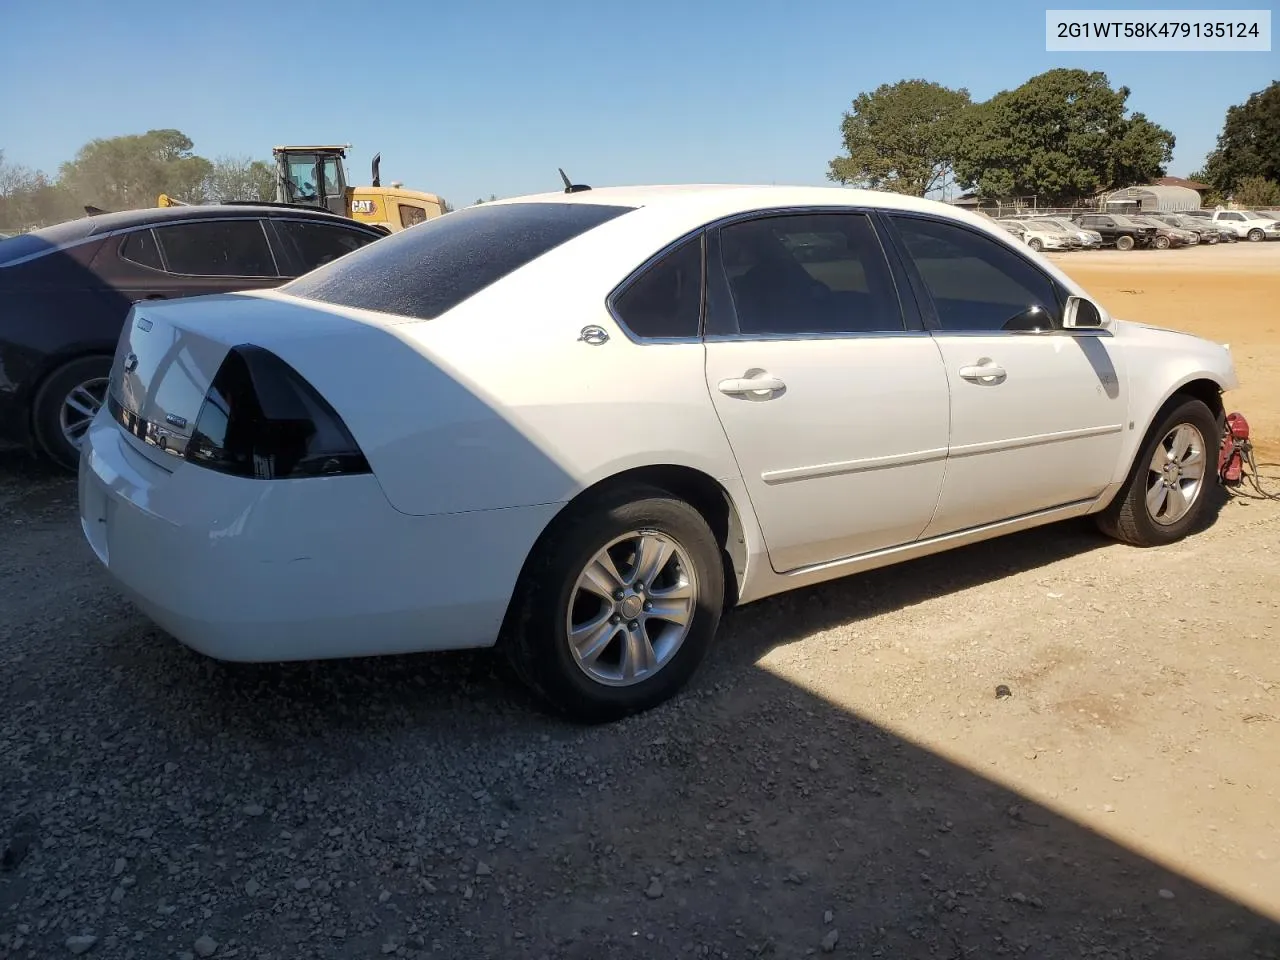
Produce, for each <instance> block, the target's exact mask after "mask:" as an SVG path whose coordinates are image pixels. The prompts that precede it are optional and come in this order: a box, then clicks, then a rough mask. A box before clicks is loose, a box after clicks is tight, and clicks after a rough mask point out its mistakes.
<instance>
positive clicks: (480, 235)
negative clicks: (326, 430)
mask: <svg viewBox="0 0 1280 960" xmlns="http://www.w3.org/2000/svg"><path fill="white" fill-rule="evenodd" d="M632 209H634V208H633V207H620V206H606V205H604V204H597V203H510V204H507V203H503V204H485V205H483V206H478V207H468V208H467V209H465V210H458V211H456V212H454V213H451V214H449V215H448V216H445V217H436V218H435V219H433V220H428V221H427V222H426V223H423V224H419V225H418V226H416V227H414V228H413V229H412V230H404V231H401V232H400V233H397V234H394V235H392V236H390V237H387V238H386V239H383V240H379V241H378V242H377V243H374V244H371V245H369V246H368V247H365V248H364V249H363V250H359V251H357V252H356V253H353V254H352V255H351V256H349V257H343V258H342V259H341V260H339V261H337V262H336V263H331V264H328V265H326V266H323V267H321V268H320V269H318V270H315V271H313V272H312V273H309V274H307V275H306V276H304V277H299V278H298V279H297V280H294V281H293V282H292V283H288V284H286V285H285V286H284V287H282V288H281V289H282V290H283V291H284V292H285V293H290V294H292V295H294V296H295V297H306V298H308V299H311V300H319V301H321V302H323V303H332V304H336V305H338V306H343V307H355V308H357V309H362V310H376V311H380V312H382V313H394V314H399V315H400V316H405V317H413V318H415V319H418V320H431V319H433V318H434V317H438V316H440V315H441V314H442V313H445V312H446V311H448V310H452V309H453V308H454V307H456V306H457V305H458V304H460V303H462V301H464V300H466V299H467V298H468V297H471V296H474V295H475V294H477V293H479V292H480V291H481V290H483V289H484V288H485V287H487V286H489V285H490V284H493V283H496V282H497V281H499V280H501V279H502V278H503V277H505V276H507V275H508V274H510V273H513V272H514V271H516V270H518V269H520V268H521V267H523V266H524V265H526V264H528V263H529V262H531V261H533V260H535V259H537V258H538V257H540V256H542V255H543V254H544V253H547V252H548V251H549V250H552V249H554V248H555V247H558V246H560V244H562V243H566V242H568V241H569V240H572V239H573V238H574V237H577V236H580V235H581V234H584V233H586V232H587V231H588V230H592V229H594V228H595V227H598V226H600V225H601V224H603V223H606V222H608V221H610V220H612V219H614V218H615V217H618V216H621V215H622V214H624V213H627V212H628V211H630V210H632Z"/></svg>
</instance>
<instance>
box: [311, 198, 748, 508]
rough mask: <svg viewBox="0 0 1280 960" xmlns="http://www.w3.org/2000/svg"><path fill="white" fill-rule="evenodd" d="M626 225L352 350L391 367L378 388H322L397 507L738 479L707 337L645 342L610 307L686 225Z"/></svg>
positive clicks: (336, 383)
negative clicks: (650, 481) (708, 364)
mask: <svg viewBox="0 0 1280 960" xmlns="http://www.w3.org/2000/svg"><path fill="white" fill-rule="evenodd" d="M641 213H643V211H641ZM628 216H632V214H628ZM622 219H626V218H622ZM620 222H621V221H615V222H614V223H610V224H606V225H605V226H604V227H602V228H600V229H599V230H596V231H592V232H591V233H590V234H588V235H586V236H584V237H582V238H579V239H578V240H574V241H571V242H569V243H567V244H565V245H563V246H562V247H559V248H557V249H556V250H553V251H552V252H551V253H549V254H547V255H545V256H544V257H542V258H540V259H539V260H538V261H535V263H534V264H532V265H531V268H530V269H524V270H521V271H518V272H517V273H515V274H512V275H511V276H509V277H508V278H507V279H505V280H504V281H502V282H500V283H498V284H495V285H494V286H493V287H490V288H489V289H487V290H484V291H481V292H480V293H478V294H477V295H475V296H474V297H472V298H471V299H470V300H468V301H466V302H464V303H463V304H461V305H459V306H458V307H457V308H455V309H454V310H453V311H451V312H450V313H448V314H445V315H444V316H443V317H440V318H437V319H435V320H429V321H423V322H417V323H406V324H399V325H396V326H394V327H392V328H389V329H388V330H387V331H386V333H384V334H383V336H384V338H385V337H387V336H390V337H394V338H395V339H396V340H398V341H399V342H400V344H401V347H399V348H397V347H393V346H392V345H391V344H390V343H383V344H381V345H378V346H376V347H375V346H373V344H372V342H371V343H370V346H369V347H367V348H365V347H361V348H360V349H361V350H362V351H364V350H366V349H368V350H373V351H375V352H376V353H377V355H378V357H377V359H376V360H374V359H373V358H372V357H370V361H369V362H366V361H364V360H360V361H358V362H357V360H356V359H355V358H354V357H351V358H350V364H351V366H352V368H354V369H360V370H377V371H379V374H378V379H377V381H376V382H370V381H368V380H362V381H361V380H351V379H350V378H349V377H347V378H343V377H338V376H335V377H332V382H329V383H327V384H326V385H325V386H324V387H323V388H322V392H324V393H325V395H326V396H327V397H331V402H334V403H335V406H337V407H338V409H340V410H341V411H342V412H343V416H344V417H347V416H348V415H349V416H350V417H352V418H353V419H354V420H355V421H357V423H349V425H351V427H352V430H353V432H356V431H358V432H356V435H357V438H358V439H359V440H360V443H361V445H362V447H364V448H365V454H366V456H368V457H369V460H370V463H371V465H372V466H373V468H374V471H375V473H376V474H377V475H378V477H379V480H380V481H381V482H382V484H383V487H384V489H385V490H386V491H387V495H388V497H389V498H390V499H391V501H392V502H393V503H394V504H395V505H396V506H397V508H399V509H401V510H403V511H405V512H407V513H438V512H452V511H458V510H479V509H491V508H496V507H511V506H524V505H531V504H538V503H556V502H563V501H567V500H569V499H571V498H572V497H574V496H575V495H576V494H578V493H579V492H581V491H582V490H584V489H586V488H587V487H589V486H591V485H593V484H594V483H596V482H598V481H600V480H603V479H606V478H608V477H610V476H612V475H614V474H616V473H619V472H621V471H624V470H627V469H630V468H632V467H638V466H645V465H650V464H655V463H669V464H677V465H681V466H688V467H691V468H693V469H697V470H700V471H702V472H704V473H706V474H708V475H710V476H711V477H713V478H716V479H729V478H733V477H736V476H737V469H736V466H735V464H734V460H733V456H732V453H731V452H730V450H729V446H728V442H727V441H726V439H725V436H724V432H723V430H722V429H721V427H720V423H719V420H718V419H717V418H716V416H715V411H714V408H713V407H712V405H711V400H710V397H709V396H708V394H707V388H706V380H705V362H704V350H703V347H702V345H701V343H698V342H691V343H653V344H639V343H635V342H633V341H632V340H631V339H630V338H629V337H628V336H627V335H626V334H625V332H624V331H623V330H622V329H621V328H620V327H619V326H618V325H617V324H616V323H615V322H614V320H613V318H612V316H611V315H610V313H609V311H608V310H607V308H606V306H605V298H606V297H607V295H608V293H609V292H610V291H611V290H612V289H613V287H614V286H615V285H616V284H617V283H618V282H620V281H621V280H622V279H623V278H624V277H625V276H626V275H627V274H628V273H630V272H631V270H632V269H634V268H635V267H636V266H638V265H639V264H640V263H642V262H644V261H645V260H646V259H647V258H648V257H649V256H651V255H652V254H653V253H655V252H657V251H658V250H659V249H661V248H662V247H663V246H665V245H666V244H667V243H668V242H670V241H671V240H673V239H675V238H676V236H678V235H679V232H678V231H680V230H682V229H683V228H684V225H683V224H682V225H676V226H675V227H674V229H675V230H676V231H677V232H675V233H673V232H672V230H673V227H672V225H671V224H667V223H661V222H657V221H656V220H655V221H654V222H646V221H644V220H641V221H640V222H633V223H631V224H629V225H628V229H626V230H618V229H612V228H614V226H615V224H616V223H620ZM692 226H696V223H694V224H692ZM590 324H596V325H598V326H601V327H603V328H604V329H605V330H606V331H607V332H608V333H609V339H608V341H607V342H606V343H604V344H603V345H600V346H592V345H589V344H587V343H585V342H583V341H581V340H580V339H579V338H580V335H581V331H582V328H583V327H585V326H588V325H590ZM404 348H407V349H404ZM291 349H293V348H291ZM314 359H315V361H316V362H321V357H320V356H319V355H317V356H316V357H315V358H314ZM299 360H300V362H302V358H299ZM305 362H307V363H310V362H311V360H310V358H308V360H307V361H305ZM300 369H308V368H300ZM383 373H385V374H386V375H385V376H383V375H382V374H383ZM307 375H308V376H310V374H307ZM317 387H320V384H318V383H317ZM371 391H372V392H371ZM372 397H378V398H379V400H378V402H377V403H376V404H371V403H370V398H372ZM348 411H350V414H348Z"/></svg>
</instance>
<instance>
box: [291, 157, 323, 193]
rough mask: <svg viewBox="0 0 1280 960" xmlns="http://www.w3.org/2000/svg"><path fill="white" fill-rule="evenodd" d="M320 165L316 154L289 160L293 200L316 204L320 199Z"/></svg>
mask: <svg viewBox="0 0 1280 960" xmlns="http://www.w3.org/2000/svg"><path fill="white" fill-rule="evenodd" d="M319 167H320V164H319V162H318V161H317V158H316V156H315V155H314V154H304V155H300V156H293V157H290V158H289V185H290V187H291V188H292V191H293V199H294V200H300V201H306V202H310V203H314V202H315V201H316V200H317V199H319V197H320V192H319V183H320V170H319Z"/></svg>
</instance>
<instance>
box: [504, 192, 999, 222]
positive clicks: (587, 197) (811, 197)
mask: <svg viewBox="0 0 1280 960" xmlns="http://www.w3.org/2000/svg"><path fill="white" fill-rule="evenodd" d="M487 203H503V204H506V203H598V204H611V205H616V206H623V207H645V208H648V209H651V210H658V211H660V210H662V209H664V208H668V209H671V210H672V211H675V210H677V209H680V210H688V209H692V208H696V209H697V210H698V211H699V213H700V214H706V215H709V216H712V217H725V216H732V215H733V214H735V213H748V212H751V211H753V210H762V209H768V208H770V207H803V206H815V207H824V206H866V207H877V208H879V209H881V210H902V211H916V212H920V213H939V212H945V213H947V214H948V215H951V216H956V217H957V219H964V220H969V219H970V218H971V217H973V216H975V215H973V214H969V213H968V211H965V210H960V209H958V208H957V207H955V206H953V205H951V204H947V203H942V202H940V201H937V200H926V199H924V198H923V197H913V196H909V195H907V194H903V193H892V192H890V191H885V190H860V189H855V188H852V187H805V186H781V185H773V184H768V185H764V184H738V183H689V184H646V185H636V186H617V187H593V188H592V189H590V190H582V191H578V192H574V193H566V192H564V191H563V190H557V191H555V192H554V193H535V194H528V195H526V196H522V197H507V198H504V199H502V200H491V201H487Z"/></svg>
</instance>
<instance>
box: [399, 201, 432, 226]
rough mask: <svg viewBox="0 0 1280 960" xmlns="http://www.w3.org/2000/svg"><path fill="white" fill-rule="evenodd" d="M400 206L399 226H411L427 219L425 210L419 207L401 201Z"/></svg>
mask: <svg viewBox="0 0 1280 960" xmlns="http://www.w3.org/2000/svg"><path fill="white" fill-rule="evenodd" d="M399 206H400V226H402V227H412V226H413V225H414V224H417V223H424V222H425V221H426V219H427V211H425V210H423V209H422V208H421V207H411V206H409V205H408V204H405V203H402V204H400V205H399Z"/></svg>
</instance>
